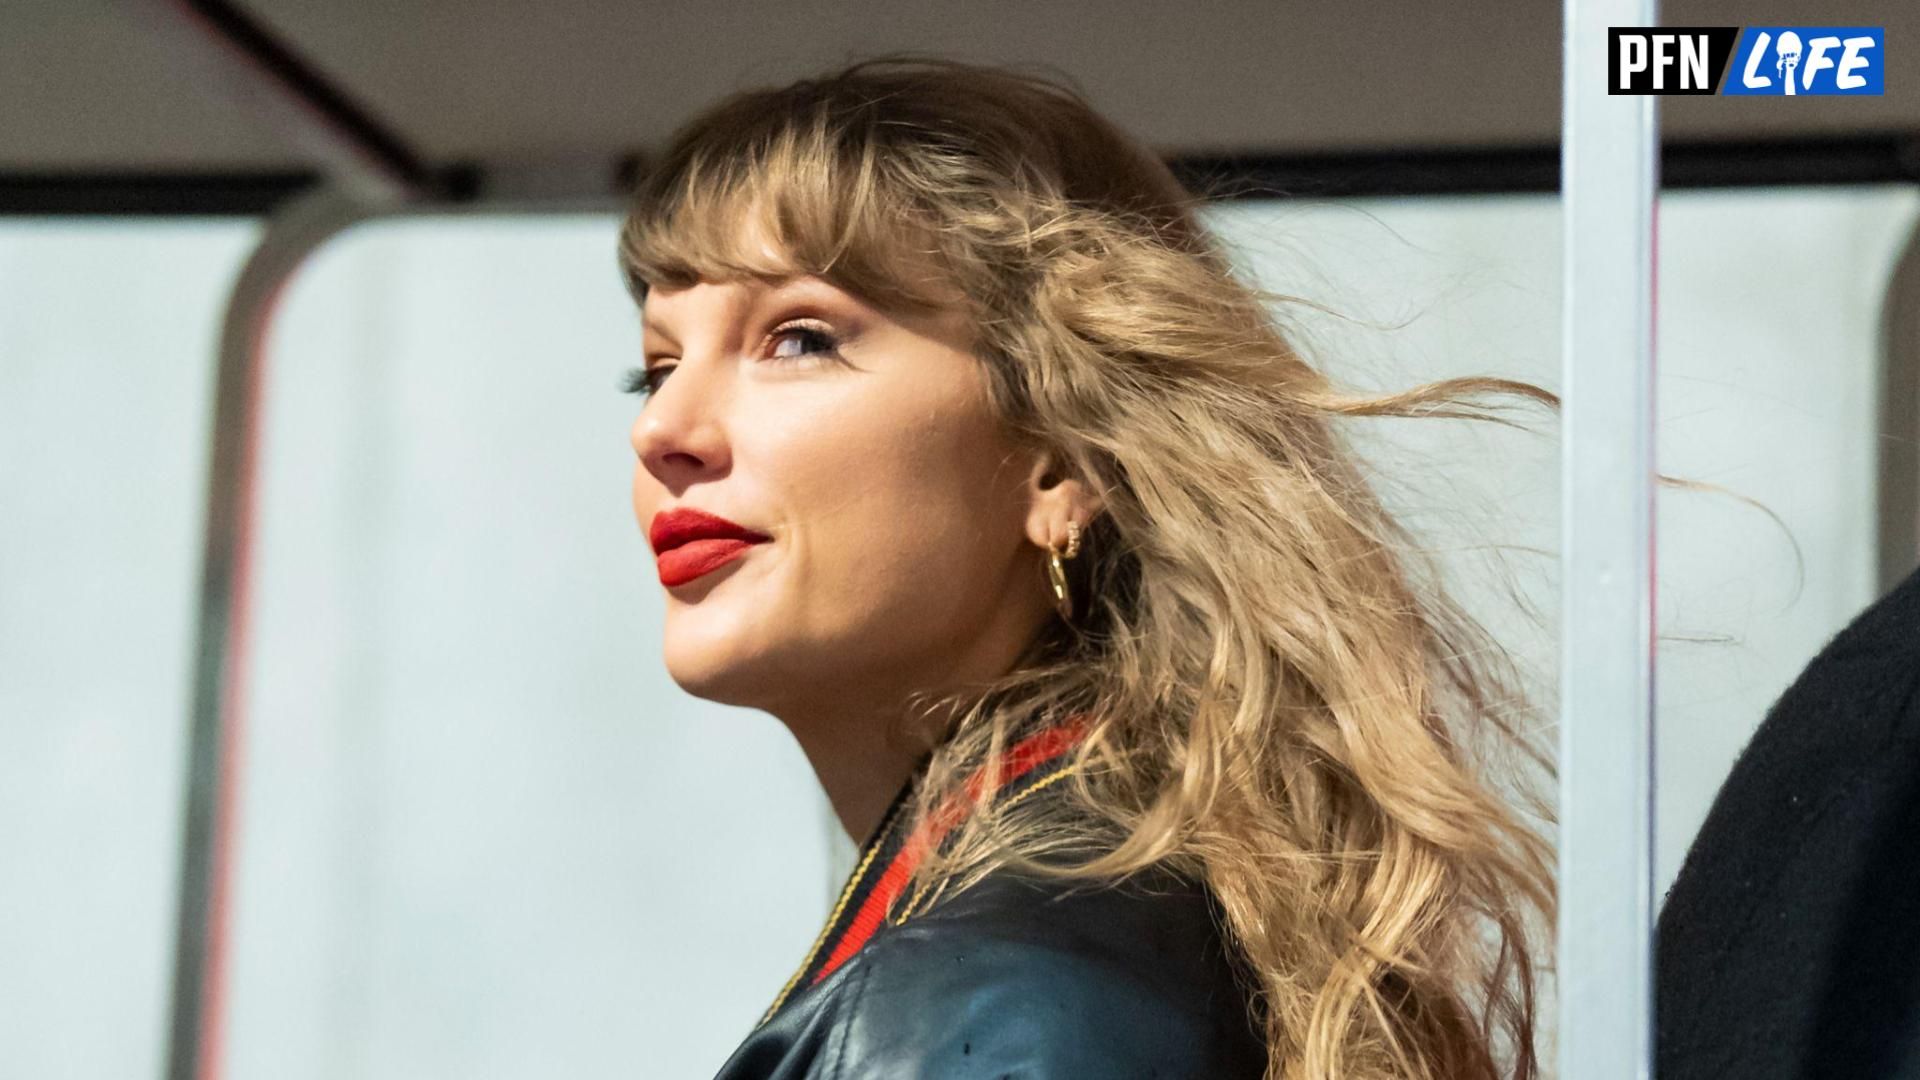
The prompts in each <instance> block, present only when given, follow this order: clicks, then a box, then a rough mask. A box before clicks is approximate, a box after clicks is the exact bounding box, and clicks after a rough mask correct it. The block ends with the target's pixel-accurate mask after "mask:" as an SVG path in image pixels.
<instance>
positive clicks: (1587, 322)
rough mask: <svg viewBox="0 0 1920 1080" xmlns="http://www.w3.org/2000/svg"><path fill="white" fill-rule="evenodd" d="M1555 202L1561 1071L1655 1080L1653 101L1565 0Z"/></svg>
mask: <svg viewBox="0 0 1920 1080" xmlns="http://www.w3.org/2000/svg"><path fill="white" fill-rule="evenodd" d="M1565 2H1566V7H1565V18H1566V24H1565V27H1564V40H1563V48H1564V63H1563V64H1562V67H1561V70H1562V73H1563V75H1562V77H1563V79H1564V83H1563V86H1562V90H1561V102H1562V116H1561V120H1562V132H1561V156H1560V165H1561V174H1560V176H1561V179H1560V184H1561V197H1562V214H1563V220H1564V222H1565V225H1564V234H1563V235H1564V237H1565V244H1566V247H1565V255H1564V258H1565V260H1566V261H1565V271H1566V272H1565V284H1564V288H1565V297H1564V299H1565V308H1564V312H1563V316H1562V318H1563V323H1562V332H1563V335H1564V337H1563V340H1562V355H1563V357H1564V361H1563V363H1564V364H1565V368H1564V375H1563V387H1564V397H1565V404H1564V413H1563V431H1564V435H1563V441H1562V458H1561V500H1562V503H1561V517H1560V520H1561V526H1562V532H1561V544H1562V552H1563V554H1562V561H1561V573H1562V579H1561V580H1562V585H1561V590H1562V592H1561V599H1562V612H1561V619H1562V622H1561V651H1560V657H1561V665H1560V689H1561V713H1560V723H1561V728H1560V770H1561V772H1560V776H1561V781H1560V814H1561V825H1560V921H1559V944H1558V950H1559V963H1558V968H1559V1005H1560V1016H1559V1029H1558V1035H1559V1047H1560V1069H1559V1076H1560V1080H1628V1078H1634V1077H1639V1078H1646V1077H1650V1076H1651V1075H1652V1071H1653V1070H1652V1062H1651V1058H1652V1049H1653V1047H1652V1027H1653V1025H1652V1020H1653V993H1652V990H1653V987H1652V970H1653V964H1652V959H1653V926H1652V910H1653V904H1652V879H1653V875H1652V851H1653V842H1652V837H1653V832H1652V822H1653V784H1652V779H1651V778H1652V766H1653V752H1652V732H1653V649H1652V644H1653V625H1654V608H1653V491H1654V476H1655V467H1654V452H1653V418H1654V400H1653V362H1654V358H1653V284H1654V277H1653V269H1654V268H1653V263H1654V250H1653V225H1654V218H1653V207H1654V197H1655V193H1656V189H1657V187H1658V175H1659V156H1658V145H1659V144H1658V132H1657V126H1656V123H1655V117H1656V113H1655V108H1654V103H1655V102H1656V101H1657V100H1658V99H1657V98H1653V97H1644V96H1611V95H1609V94H1608V93H1607V28H1608V27H1612V26H1653V25H1655V24H1656V23H1657V21H1658V19H1657V13H1656V4H1655V0H1565Z"/></svg>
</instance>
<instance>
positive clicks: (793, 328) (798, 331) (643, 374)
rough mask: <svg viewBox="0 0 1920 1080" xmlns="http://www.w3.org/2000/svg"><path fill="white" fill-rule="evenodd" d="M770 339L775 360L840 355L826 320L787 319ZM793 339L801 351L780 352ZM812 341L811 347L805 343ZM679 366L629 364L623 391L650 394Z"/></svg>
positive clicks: (834, 356)
mask: <svg viewBox="0 0 1920 1080" xmlns="http://www.w3.org/2000/svg"><path fill="white" fill-rule="evenodd" d="M767 340H768V341H769V342H771V343H773V345H774V346H775V348H774V353H773V356H772V359H774V360H779V361H791V360H802V359H805V358H807V357H809V356H825V357H828V358H830V359H838V358H839V355H840V354H839V353H838V352H837V351H836V350H838V348H839V347H840V339H839V338H837V337H835V336H834V335H833V334H832V332H830V331H829V330H827V329H826V328H825V324H823V323H815V322H791V323H787V324H786V325H784V326H780V327H777V328H775V329H774V331H773V332H772V333H770V334H768V335H767ZM790 340H791V341H798V342H800V343H801V345H802V348H801V349H800V350H799V351H798V352H792V351H788V352H781V351H780V348H779V347H780V346H781V345H784V344H786V342H788V341H790ZM809 345H811V346H812V347H811V348H808V347H806V346H809ZM678 366H679V365H677V364H659V365H656V366H654V367H651V368H629V369H627V373H626V374H625V375H624V376H622V377H621V379H620V390H621V392H622V393H627V394H637V395H639V396H640V397H642V398H650V397H652V396H653V395H655V394H657V393H659V392H660V384H661V383H664V382H666V380H667V374H668V373H669V372H671V371H672V370H673V369H674V368H675V367H678Z"/></svg>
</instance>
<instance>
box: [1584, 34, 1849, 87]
mask: <svg viewBox="0 0 1920 1080" xmlns="http://www.w3.org/2000/svg"><path fill="white" fill-rule="evenodd" d="M1885 52H1886V31H1885V30H1884V29H1883V28H1881V27H1878V26H1746V27H1740V26H1616V27H1610V28H1608V30H1607V93H1609V94H1740V95H1743V96H1754V95H1763V94H1772V95H1776V96H1781V97H1794V96H1799V95H1803V94H1805V95H1833V94H1838V95H1865V94H1884V93H1886V56H1885Z"/></svg>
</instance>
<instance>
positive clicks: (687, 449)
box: [628, 359, 728, 492]
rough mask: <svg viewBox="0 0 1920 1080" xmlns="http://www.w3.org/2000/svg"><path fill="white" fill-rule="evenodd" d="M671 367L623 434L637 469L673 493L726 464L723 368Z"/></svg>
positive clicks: (700, 364)
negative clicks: (637, 460) (643, 469)
mask: <svg viewBox="0 0 1920 1080" xmlns="http://www.w3.org/2000/svg"><path fill="white" fill-rule="evenodd" d="M676 365H677V366H675V368H674V369H673V372H672V373H671V374H669V375H668V376H667V377H666V378H665V380H664V381H662V382H661V384H660V389H659V390H657V391H655V392H654V394H653V396H652V397H650V398H649V399H648V400H647V402H646V404H645V405H643V406H642V407H641V409H640V415H639V416H638V417H637V418H635V420H634V422H633V427H632V429H631V430H630V431H629V432H628V437H629V439H630V441H631V442H632V444H633V452H634V453H635V454H636V455H637V456H638V457H639V459H640V464H641V465H642V466H643V467H644V468H645V469H646V470H647V471H648V472H649V473H651V474H653V477H654V479H656V480H658V481H659V482H660V483H661V484H662V485H664V486H665V487H666V488H667V489H668V490H670V491H674V492H678V491H680V490H682V489H684V488H685V487H686V486H687V485H688V484H691V483H693V482H695V481H697V480H699V479H701V478H702V477H704V476H709V475H713V474H716V473H720V472H724V471H725V470H726V468H727V465H728V441H727V435H726V423H725V412H726V395H727V389H726V387H725V385H724V381H725V380H724V377H723V374H722V373H723V371H724V369H725V367H726V365H724V364H720V363H715V362H711V361H708V362H702V361H699V360H693V361H689V360H686V359H682V360H679V361H677V362H676Z"/></svg>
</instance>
